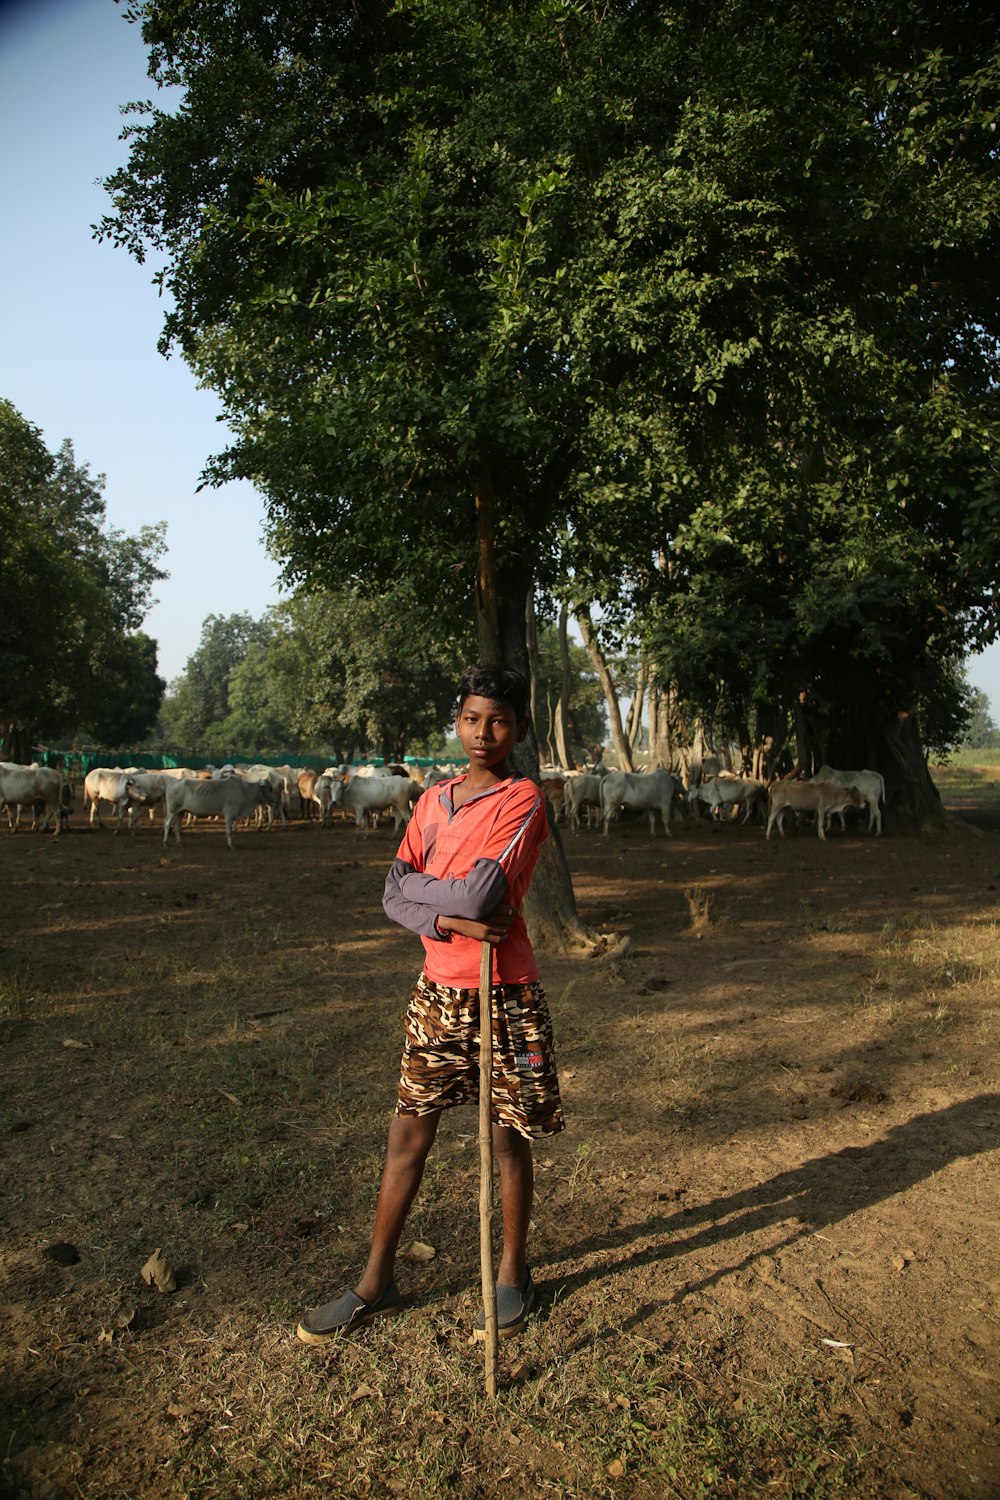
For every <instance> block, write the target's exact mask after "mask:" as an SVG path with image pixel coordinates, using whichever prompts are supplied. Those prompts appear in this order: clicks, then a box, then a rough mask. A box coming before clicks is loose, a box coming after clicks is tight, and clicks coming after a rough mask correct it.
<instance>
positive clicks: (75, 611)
mask: <svg viewBox="0 0 1000 1500" xmlns="http://www.w3.org/2000/svg"><path fill="white" fill-rule="evenodd" d="M103 489H104V478H103V476H101V475H98V476H97V477H94V476H93V475H92V474H91V473H90V470H89V468H88V467H87V465H85V464H83V465H81V464H77V462H76V459H75V457H74V454H73V448H72V445H71V444H70V443H69V442H65V443H63V445H62V446H61V447H60V449H59V451H58V453H55V454H52V453H50V452H49V451H48V450H47V448H46V447H45V444H44V442H43V440H42V436H41V433H40V432H39V430H38V429H37V428H36V427H34V426H33V425H32V424H31V423H30V422H28V421H27V420H26V419H25V418H24V417H23V416H22V415H21V413H20V412H18V411H17V409H16V408H15V407H14V406H13V405H12V403H11V402H9V401H6V400H0V700H2V701H0V726H2V733H3V744H2V746H0V756H2V758H5V759H17V758H21V759H25V758H27V753H28V751H29V750H30V746H31V742H32V739H33V738H38V737H44V738H50V739H55V738H60V737H64V736H67V735H72V734H74V733H76V732H78V731H84V732H87V733H96V731H97V727H98V726H99V725H103V726H107V727H110V726H113V725H117V726H118V728H119V729H121V730H125V729H127V730H128V735H127V736H126V737H127V738H129V739H138V738H141V737H142V736H143V735H144V734H145V732H146V731H147V730H148V729H149V728H150V727H151V726H152V724H153V723H154V722H155V719H156V710H157V707H158V705H159V702H160V699H161V698H162V695H163V689H164V683H163V681H162V679H161V678H159V677H158V676H157V674H156V647H155V643H154V642H152V641H151V640H149V638H148V637H146V636H143V635H141V634H138V633H137V632H138V627H139V625H140V624H141V622H142V620H143V618H144V616H145V615H146V613H147V612H148V609H149V607H150V604H151V602H152V590H153V587H154V585H155V584H156V583H157V582H158V581H159V580H161V579H163V578H165V577H166V574H165V573H164V572H163V571H162V570H161V569H160V568H159V566H158V562H159V559H160V558H161V557H162V555H163V551H164V547H165V543H164V531H165V527H164V525H163V524H160V525H151V526H144V527H142V528H141V530H140V531H139V532H138V533H137V534H136V535H135V536H127V535H126V534H125V533H124V532H122V531H118V530H115V529H113V528H108V527H107V526H106V525H105V519H106V515H105V503H104V498H103Z"/></svg>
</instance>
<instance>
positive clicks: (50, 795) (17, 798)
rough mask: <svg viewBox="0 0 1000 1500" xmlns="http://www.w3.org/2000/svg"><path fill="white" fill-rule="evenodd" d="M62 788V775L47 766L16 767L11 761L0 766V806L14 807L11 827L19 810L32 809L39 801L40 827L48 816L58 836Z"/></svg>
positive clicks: (43, 826) (46, 821)
mask: <svg viewBox="0 0 1000 1500" xmlns="http://www.w3.org/2000/svg"><path fill="white" fill-rule="evenodd" d="M62 789H63V777H62V775H61V774H60V773H59V772H58V771H56V770H54V769H53V768H52V767H51V766H19V765H16V764H15V763H14V762H12V761H4V762H3V764H2V765H0V806H3V805H4V804H6V805H7V807H8V808H11V807H13V808H16V809H18V814H17V815H15V818H14V823H13V826H14V827H15V828H16V827H17V822H18V816H19V813H20V809H21V808H22V807H32V808H33V807H34V806H35V804H36V803H39V802H40V803H41V804H42V807H43V817H42V822H41V825H40V826H41V827H42V828H45V827H47V826H48V822H49V819H50V818H52V819H53V820H54V822H55V828H54V832H55V834H56V836H57V837H58V835H59V832H60V829H61V827H62V817H61V811H62ZM8 817H9V813H8Z"/></svg>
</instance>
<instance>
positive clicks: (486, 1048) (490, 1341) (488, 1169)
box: [479, 943, 498, 1396]
mask: <svg viewBox="0 0 1000 1500" xmlns="http://www.w3.org/2000/svg"><path fill="white" fill-rule="evenodd" d="M492 989H493V949H492V948H491V947H490V945H489V943H484V944H483V951H482V956H481V961H480V965H479V1264H480V1268H481V1271H482V1278H483V1309H484V1311H485V1314H486V1328H485V1334H486V1394H487V1396H495V1395H496V1393H497V1348H498V1336H497V1289H496V1281H495V1279H494V1275H493V1121H492V1117H491V1111H490V1104H491V1099H492V1093H493V1000H492Z"/></svg>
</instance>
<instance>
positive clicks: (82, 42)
mask: <svg viewBox="0 0 1000 1500" xmlns="http://www.w3.org/2000/svg"><path fill="white" fill-rule="evenodd" d="M153 93H154V89H153V85H152V83H151V82H150V81H149V79H148V78H147V77H146V53H145V48H144V47H143V45H142V38H141V36H140V35H139V32H138V29H137V28H136V27H134V26H130V25H128V24H127V22H126V21H125V20H124V19H123V17H122V14H121V11H120V10H119V8H118V7H117V6H116V5H115V4H114V3H113V0H29V3H26V4H20V5H12V4H10V3H9V0H6V3H5V0H0V190H2V194H3V203H4V207H5V214H4V220H5V227H4V233H3V234H2V235H0V285H2V287H3V291H4V296H3V318H2V321H0V396H6V397H7V398H8V399H9V400H11V401H13V403H14V405H15V406H16V407H17V408H18V410H19V411H20V412H22V414H23V415H24V416H25V417H27V418H28V420H29V421H31V422H33V423H34V424H35V425H36V426H37V427H39V428H41V429H42V432H43V435H44V438H45V442H46V445H47V446H48V447H49V448H50V449H54V448H57V447H58V446H59V444H60V443H61V442H62V440H63V439H64V438H67V437H68V438H70V439H71V440H72V442H73V446H74V450H75V453H76V458H77V461H78V462H86V463H88V464H89V465H90V468H91V470H92V471H93V472H94V473H95V474H97V473H103V474H105V475H106V476H107V485H106V488H105V491H104V495H105V500H106V502H107V507H108V519H109V522H110V524H111V525H113V526H116V527H120V528H121V529H123V530H125V531H128V532H134V531H136V530H138V528H139V527H140V526H141V525H143V524H145V523H148V522H154V521H166V522H167V528H168V529H167V542H168V546H169V553H168V556H167V559H166V563H165V566H166V567H167V569H168V570H169V572H170V578H169V580H168V581H167V582H166V583H163V584H161V585H160V586H159V588H158V590H157V593H158V597H159V603H158V604H157V605H156V607H155V608H154V609H153V610H152V611H151V613H150V614H149V616H148V617H147V619H146V622H145V624H144V626H143V628H144V629H145V630H146V631H147V632H148V634H150V635H152V636H154V637H155V638H156V640H157V641H158V643H159V669H160V672H161V674H162V675H163V676H165V677H167V678H173V677H175V676H177V674H178V673H180V672H181V671H183V669H184V665H185V662H186V661H187V658H188V657H189V656H190V654H191V652H192V651H193V650H194V649H195V647H196V646H197V645H198V641H199V639H200V636H201V625H202V621H203V620H204V619H205V618H206V616H208V615H210V614H221V615H229V614H235V613H237V612H238V611H246V612H248V613H250V614H252V615H254V616H259V615H261V614H263V612H264V610H265V609H267V607H268V606H269V605H271V604H274V603H276V602H277V600H278V597H279V595H278V591H277V572H278V570H277V567H276V565H275V564H274V562H273V561H272V560H271V559H270V558H269V557H268V555H267V552H266V550H265V547H264V544H263V539H262V522H263V506H262V504H261V500H260V497H259V496H258V495H257V493H256V492H255V490H254V489H253V487H252V486H251V485H249V484H244V483H242V482H241V483H238V484H231V485H227V486H226V487H225V488H223V489H221V490H204V491H202V493H201V494H198V493H197V485H198V477H199V474H200V473H201V470H202V467H203V465H204V463H205V461H206V459H207V458H208V457H209V456H210V455H211V454H212V453H214V452H216V451H218V450H219V449H221V448H223V447H224V446H225V443H226V429H225V427H224V426H222V425H220V424H219V422H218V421H217V414H218V411H219V406H218V402H217V401H216V399H215V397H214V396H213V395H212V393H211V392H209V391H202V390H199V389H198V387H197V383H196V381H195V378H194V376H193V375H192V374H191V372H190V370H188V368H187V366H186V365H184V364H182V363H181V361H180V360H179V359H176V358H173V359H170V360H165V359H164V358H163V357H162V355H160V354H159V353H158V352H157V348H156V341H157V338H158V336H159V332H160V327H161V323H162V314H163V304H162V302H161V301H160V299H159V297H158V295H157V290H156V288H155V287H154V286H152V285H151V282H150V276H151V270H150V268H149V267H146V266H138V265H137V264H136V263H135V262H134V261H133V260H132V259H131V257H130V256H128V255H127V254H126V253H125V252H124V251H122V250H115V249H114V248H113V247H112V246H111V245H110V244H103V245H99V244H97V242H96V241H95V240H94V239H93V238H92V236H91V230H90V226H91V224H93V223H95V222H96V221H97V219H98V218H99V217H100V215H101V214H102V213H104V212H105V210H106V208H107V206H108V202H109V200H108V197H107V194H106V193H105V192H104V189H103V188H101V187H100V186H99V184H98V181H97V179H99V178H102V177H104V176H106V175H107V174H108V173H110V172H112V171H113V170H114V169H115V168H116V167H117V166H119V165H120V164H121V163H122V162H123V161H124V159H125V146H124V145H123V144H122V143H121V142H120V141H119V139H118V136H119V133H120V131H121V129H122V126H123V124H124V121H123V120H122V118H121V115H120V113H119V106H120V105H122V104H125V103H127V102H128V101H129V100H132V99H146V98H149V97H150V96H151V95H152V94H153Z"/></svg>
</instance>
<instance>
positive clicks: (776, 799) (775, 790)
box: [767, 778, 863, 839]
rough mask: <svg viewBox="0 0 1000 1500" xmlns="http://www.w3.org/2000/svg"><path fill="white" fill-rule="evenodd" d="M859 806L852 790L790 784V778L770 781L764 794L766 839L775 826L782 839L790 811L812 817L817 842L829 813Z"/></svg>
mask: <svg viewBox="0 0 1000 1500" xmlns="http://www.w3.org/2000/svg"><path fill="white" fill-rule="evenodd" d="M861 806H863V802H862V798H861V794H860V792H858V791H856V790H855V789H854V787H852V786H849V787H839V786H831V785H830V784H829V783H828V782H814V781H793V780H792V779H791V778H789V779H788V780H786V781H772V783H771V788H770V790H769V792H768V794H767V837H768V838H770V837H771V829H772V828H773V827H774V825H775V823H777V825H778V832H779V833H780V834H781V837H782V838H784V836H785V826H784V817H785V813H786V812H788V811H789V810H790V811H791V812H793V813H800V812H809V813H815V814H816V824H817V832H818V834H819V836H820V838H821V839H825V838H826V825H827V821H828V820H829V817H830V815H831V813H835V812H841V811H842V810H843V809H844V808H845V807H861Z"/></svg>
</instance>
